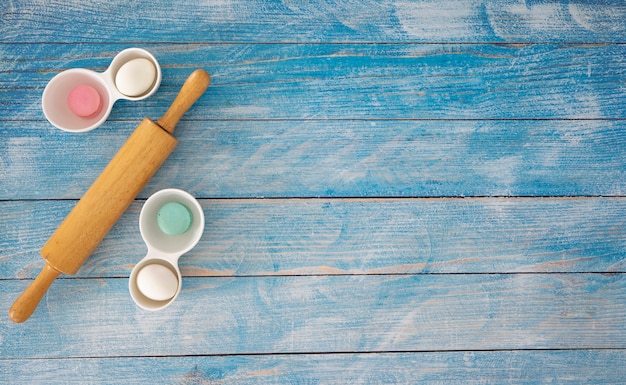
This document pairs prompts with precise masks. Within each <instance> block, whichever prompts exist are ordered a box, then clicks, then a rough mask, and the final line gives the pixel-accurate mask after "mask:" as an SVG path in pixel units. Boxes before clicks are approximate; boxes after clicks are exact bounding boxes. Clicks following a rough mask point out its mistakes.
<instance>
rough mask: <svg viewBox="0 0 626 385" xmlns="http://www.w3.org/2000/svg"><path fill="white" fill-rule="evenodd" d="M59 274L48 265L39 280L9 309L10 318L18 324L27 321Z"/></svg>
mask: <svg viewBox="0 0 626 385" xmlns="http://www.w3.org/2000/svg"><path fill="white" fill-rule="evenodd" d="M59 274H61V272H60V271H58V270H56V269H55V268H54V267H52V266H50V265H49V264H47V263H46V265H45V266H44V267H43V269H42V270H41V273H39V275H38V276H37V278H35V280H34V281H33V282H32V283H31V284H30V286H28V287H27V288H26V290H24V292H23V293H22V295H20V296H19V297H18V298H17V299H16V300H15V302H14V303H13V305H12V306H11V308H10V309H9V318H10V319H11V320H12V321H13V322H17V323H22V322H24V321H26V320H27V319H28V318H29V317H30V316H31V315H32V314H33V312H34V311H35V309H36V308H37V305H38V304H39V302H40V301H41V299H42V298H43V296H44V294H46V291H48V288H49V287H50V285H51V284H52V282H54V280H55V279H56V277H58V276H59Z"/></svg>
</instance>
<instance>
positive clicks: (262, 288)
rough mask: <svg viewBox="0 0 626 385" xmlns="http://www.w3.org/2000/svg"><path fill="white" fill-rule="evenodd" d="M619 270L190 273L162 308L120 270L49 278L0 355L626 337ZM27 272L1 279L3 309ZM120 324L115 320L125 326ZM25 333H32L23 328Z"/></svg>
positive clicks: (490, 346) (411, 346)
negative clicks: (148, 303) (144, 302)
mask: <svg viewBox="0 0 626 385" xmlns="http://www.w3.org/2000/svg"><path fill="white" fill-rule="evenodd" d="M625 279H626V275H624V274H505V275H499V274H495V275H494V274H478V275H473V274H469V275H468V274H458V275H399V276H390V275H382V276H380V275H369V276H309V277H304V276H297V277H235V278H232V277H217V278H186V279H185V280H184V282H183V291H182V293H181V294H180V296H179V297H178V298H177V299H176V301H175V302H174V303H173V304H172V305H171V306H170V307H168V308H166V309H164V310H162V311H159V312H147V311H145V310H142V309H139V308H138V307H137V306H136V305H135V304H134V303H133V302H132V300H131V298H130V295H129V294H128V280H127V279H61V280H57V282H55V283H54V284H53V285H52V287H51V288H50V290H49V291H48V294H46V297H45V298H44V300H43V303H42V304H40V306H39V308H38V309H37V310H36V312H35V314H34V315H33V317H32V318H31V319H29V320H28V321H27V322H26V323H24V324H13V323H12V322H11V321H9V320H8V318H7V317H1V318H0V337H1V338H2V345H1V346H2V356H3V357H4V358H5V359H8V358H54V357H58V358H61V357H65V358H76V357H85V358H87V357H119V356H124V357H125V356H150V357H151V356H180V355H223V354H282V353H341V352H394V351H395V352H419V351H459V350H461V351H465V350H473V351H477V350H478V351H480V350H519V349H548V350H553V349H566V350H567V349H583V350H587V349H624V348H626V285H625ZM28 283H29V281H15V280H3V281H0V308H2V309H7V308H8V307H9V305H10V304H11V302H12V301H13V299H14V298H15V297H16V296H17V294H19V292H20V291H21V290H23V289H24V288H25V287H26V285H27V284H28ZM121 325H123V327H121ZM22 336H28V337H27V338H23V337H22Z"/></svg>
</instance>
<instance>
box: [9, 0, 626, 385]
mask: <svg viewBox="0 0 626 385" xmlns="http://www.w3.org/2000/svg"><path fill="white" fill-rule="evenodd" d="M625 18H626V5H625V4H624V2H622V1H612V0H590V1H582V0H570V1H521V0H505V1H496V0H468V1H465V0H463V1H461V0H450V1H433V0H415V1H387V0H382V1H373V2H372V1H369V2H358V1H326V0H322V1H320V0H314V1H310V2H306V3H304V2H294V1H290V0H282V1H281V0H277V1H275V0H262V1H251V0H234V1H231V0H225V1H219V2H215V1H205V0H191V1H185V2H175V3H173V2H168V1H163V0H156V1H151V2H149V3H148V2H146V1H145V0H138V1H132V2H130V1H125V0H113V1H106V2H104V1H96V2H80V1H77V0H66V1H63V2H61V1H56V0H53V1H50V0H46V1H43V0H34V1H23V0H10V1H5V2H3V3H2V4H1V5H0V20H2V22H0V36H2V39H1V41H0V309H5V310H4V312H5V313H4V314H6V311H7V310H8V308H9V306H10V304H11V303H12V302H13V300H14V299H15V298H16V297H17V295H18V294H19V293H20V292H21V291H22V290H23V289H24V288H25V287H27V286H28V284H29V283H31V281H32V279H33V278H34V277H35V276H36V274H37V272H38V271H39V270H40V269H41V267H42V266H43V260H42V259H41V258H40V257H39V256H38V250H39V249H40V248H41V246H42V245H43V244H44V242H45V240H46V239H47V238H48V237H49V236H50V234H52V233H53V231H54V229H55V228H56V227H57V226H58V224H59V223H60V221H61V220H62V219H63V217H64V216H65V215H66V214H67V213H68V212H69V211H70V210H71V208H72V207H73V206H74V204H75V203H76V201H77V200H78V199H79V198H80V197H81V196H82V194H83V193H84V191H85V190H86V189H87V188H88V187H89V185H90V184H91V183H92V182H93V181H94V180H95V178H96V176H97V175H98V174H99V173H100V171H101V170H102V169H103V168H104V166H105V165H106V164H107V162H108V161H109V160H110V159H111V157H112V156H113V155H114V154H115V153H116V152H117V150H118V149H119V147H120V146H121V145H122V144H123V143H124V141H125V140H126V138H127V137H128V136H129V135H130V133H131V132H132V130H133V129H134V128H135V127H136V126H137V124H138V123H139V122H140V121H141V119H143V118H144V117H146V116H147V117H150V118H153V119H156V118H158V117H160V116H162V115H163V113H164V112H165V111H166V109H167V107H168V106H169V103H171V101H172V100H173V98H174V96H175V95H176V93H177V92H178V90H179V88H180V86H181V84H182V83H183V81H184V80H185V79H186V78H187V76H188V75H189V74H190V73H191V71H192V70H194V69H196V68H203V69H205V70H207V71H208V72H209V73H210V74H211V76H212V79H211V80H212V85H211V87H210V88H209V90H208V91H207V93H206V94H205V95H204V96H203V97H202V98H200V100H199V101H198V102H197V108H194V109H193V110H192V111H190V113H189V114H187V115H186V116H185V117H183V119H182V120H181V121H180V123H179V125H178V128H177V130H176V136H177V138H178V139H179V140H180V145H179V146H178V147H177V149H176V150H175V151H174V152H173V153H172V155H171V156H170V158H169V159H168V161H167V162H166V163H165V164H164V166H163V168H162V169H160V171H159V172H158V173H157V174H156V175H155V176H154V178H153V179H152V180H151V182H150V183H149V184H148V185H147V186H146V187H145V189H144V190H143V191H142V192H141V193H140V194H139V197H138V199H137V200H136V201H135V202H134V203H133V204H132V205H131V207H130V209H129V210H128V211H127V212H126V213H125V214H124V215H123V216H122V218H121V219H120V221H119V222H118V224H117V225H116V226H115V227H114V228H113V229H112V231H111V232H110V233H109V234H108V236H107V237H106V238H105V240H104V242H103V243H102V244H101V245H100V247H98V248H97V249H96V250H95V252H94V254H93V255H92V256H91V257H90V258H89V259H88V260H87V262H86V264H85V265H84V266H83V267H82V268H81V269H80V270H79V271H78V273H77V275H76V276H73V277H68V276H61V277H60V279H58V280H57V281H56V282H55V283H54V284H53V285H52V287H51V288H50V291H49V293H48V294H47V295H46V296H45V297H44V299H43V301H42V304H41V306H40V307H39V308H38V309H37V311H36V313H35V315H34V316H33V317H32V318H31V319H30V320H29V321H28V322H26V323H24V324H21V325H16V324H14V323H12V322H11V321H9V320H8V318H7V317H6V316H5V317H0V382H7V383H16V384H17V383H19V384H22V383H46V384H56V383H72V382H76V383H81V384H82V383H93V384H108V383H125V384H143V383H150V384H154V383H168V384H209V383H233V384H248V383H261V384H263V383H290V384H330V383H333V384H334V383H350V384H378V383H407V384H408V383H416V382H417V383H433V384H538V383H559V384H570V383H571V384H580V383H591V384H621V383H623V382H624V378H626V372H625V368H626V365H624V362H625V361H626V357H625V352H626V337H625V336H626V330H625V328H626V285H625V284H624V283H625V282H624V278H625V277H626V275H625V274H626V257H625V250H626V230H625V229H626V226H625V225H626V223H625V221H626V219H625V218H626V212H625V211H626V202H625V201H624V196H625V190H626V184H625V183H626V182H625V181H626V152H625V151H626V150H625V149H626V136H625V133H626V126H625V124H626V123H625V122H626V108H625V106H626V96H625V95H626V93H625V92H624V91H625V88H624V87H625V86H624V84H626V61H625V59H624V58H625V57H626V45H625V44H624V43H626V23H624V20H625ZM131 46H138V47H142V48H146V49H148V50H149V51H150V52H152V53H153V54H154V55H155V56H156V58H157V59H158V61H159V63H160V64H161V66H162V71H163V82H162V85H161V87H160V89H159V90H158V92H157V93H156V94H155V95H153V96H152V97H150V98H148V99H146V100H143V101H140V102H128V101H119V102H117V103H116V105H115V106H114V108H113V111H112V114H111V116H110V119H109V120H108V121H107V122H106V123H105V124H104V125H103V126H102V127H100V128H98V129H97V130H94V131H92V132H90V133H89V134H86V135H68V134H67V133H63V132H60V131H59V130H56V129H54V128H53V127H52V126H50V125H49V124H48V123H47V122H46V120H45V118H44V116H43V114H42V112H41V94H42V92H43V89H44V87H45V85H46V84H47V82H48V81H49V80H50V79H51V78H52V77H53V76H54V75H55V74H57V73H59V72H61V71H63V70H65V69H69V68H75V67H83V68H89V69H92V70H96V71H104V70H105V69H106V68H107V66H108V65H109V63H110V62H111V59H112V58H113V56H114V55H115V54H116V53H117V52H119V51H121V50H123V49H124V48H128V47H131ZM170 187H174V188H181V189H184V190H187V191H189V192H190V193H192V194H193V195H194V196H196V197H198V198H200V202H201V204H202V207H203V209H204V213H205V216H206V221H207V222H206V231H205V234H204V236H203V238H202V239H201V241H200V243H199V245H198V246H197V247H196V248H195V249H193V250H192V251H191V252H189V253H188V254H187V255H185V256H184V257H183V258H181V260H180V264H181V269H182V272H183V275H184V278H183V292H182V293H181V295H180V296H179V297H178V298H177V299H176V301H175V302H174V303H173V304H172V306H171V307H169V308H167V309H166V310H164V311H161V312H156V313H152V312H145V311H143V310H141V309H139V308H137V307H136V306H135V305H134V303H133V302H132V300H131V298H130V294H129V293H128V275H129V273H130V271H131V268H132V266H133V265H134V264H135V263H137V262H138V261H139V260H140V259H141V258H142V257H143V256H144V255H145V253H146V248H145V245H144V244H143V242H142V240H141V237H140V234H139V228H138V217H139V211H140V209H141V205H142V204H143V202H144V201H145V199H146V198H147V197H148V196H149V195H150V194H152V193H153V192H155V191H157V190H160V189H163V188H170Z"/></svg>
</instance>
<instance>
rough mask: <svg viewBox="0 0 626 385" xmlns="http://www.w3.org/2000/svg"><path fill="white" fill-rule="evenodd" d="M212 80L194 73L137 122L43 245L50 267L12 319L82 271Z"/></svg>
mask: <svg viewBox="0 0 626 385" xmlns="http://www.w3.org/2000/svg"><path fill="white" fill-rule="evenodd" d="M209 82H210V77H209V74H208V73H207V72H206V71H204V70H196V71H194V72H193V73H192V74H191V75H190V76H189V78H188V79H187V80H186V81H185V84H183V86H182V88H181V90H180V92H179V93H178V96H176V99H175V100H174V102H173V103H172V105H171V106H170V108H169V109H168V110H167V112H166V113H165V115H163V116H162V117H161V119H159V120H158V121H157V122H156V123H155V122H154V121H152V120H150V119H148V118H145V119H144V120H143V121H142V122H141V123H140V124H139V126H138V127H137V128H136V129H135V131H134V132H133V134H132V135H131V136H130V137H129V138H128V140H127V141H126V143H125V144H124V145H123V146H122V148H120V150H119V151H118V153H117V154H116V155H115V157H114V158H113V159H112V160H111V162H110V163H109V164H108V166H107V167H106V168H105V169H104V171H102V174H100V176H99V177H98V179H96V181H95V182H94V183H93V185H91V187H90V188H89V190H87V192H86V193H85V195H83V197H82V198H81V199H80V200H79V201H78V203H77V204H76V206H75V207H74V208H73V209H72V211H71V212H70V213H69V214H68V215H67V217H66V218H65V220H64V221H63V222H62V223H61V225H60V226H59V228H58V229H57V230H56V231H55V232H54V234H52V236H51V237H50V239H49V240H48V242H46V244H45V245H44V246H43V248H42V249H41V256H42V257H43V258H44V259H45V260H46V265H45V266H44V268H43V269H42V270H41V273H39V275H38V276H37V278H36V279H35V280H34V281H33V282H32V283H31V284H30V286H29V287H28V288H26V290H25V291H24V292H23V293H22V295H20V296H19V297H18V298H17V300H16V301H15V302H14V303H13V305H12V306H11V309H9V318H11V320H13V321H14V322H24V321H26V320H27V319H28V318H29V317H30V316H31V314H32V313H33V312H34V311H35V308H37V305H38V304H39V301H41V298H42V297H43V296H44V294H45V293H46V291H47V290H48V288H49V287H50V285H51V284H52V282H53V281H54V280H55V279H56V277H58V276H59V274H61V273H65V274H75V273H76V272H77V271H78V269H79V268H80V266H81V265H82V264H83V262H85V260H86V259H87V258H88V257H89V255H91V253H92V252H93V250H94V249H95V248H96V247H97V246H98V244H99V243H100V241H102V239H103V238H104V237H105V235H106V234H107V233H108V232H109V230H110V229H111V228H112V227H113V225H114V224H115V222H117V220H118V219H119V218H120V217H121V216H122V214H123V213H124V211H126V209H127V208H128V206H130V204H131V203H132V202H133V200H134V199H135V197H136V196H137V194H139V192H140V191H141V190H142V189H143V187H144V186H145V185H146V183H148V180H150V178H151V177H152V175H154V173H155V172H156V171H157V170H158V168H159V167H160V166H161V164H163V162H164V161H165V159H166V158H167V157H168V156H169V154H170V153H171V152H172V151H173V150H174V147H176V144H177V143H178V141H177V140H176V139H175V138H174V137H173V136H172V134H173V133H174V127H175V126H176V123H178V121H179V120H180V118H181V117H182V116H183V114H184V113H185V112H186V111H187V110H188V109H189V107H191V106H192V105H193V103H195V101H196V100H197V99H198V98H199V97H200V96H201V95H202V94H203V93H204V91H205V90H206V88H207V87H208V86H209Z"/></svg>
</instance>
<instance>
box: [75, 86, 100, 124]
mask: <svg viewBox="0 0 626 385" xmlns="http://www.w3.org/2000/svg"><path fill="white" fill-rule="evenodd" d="M67 106H68V107H69V108H70V111H72V112H73V113H75V114H76V115H78V116H80V117H81V118H86V119H87V118H93V117H94V116H96V115H98V113H99V112H100V110H101V109H102V97H101V96H100V94H99V93H98V91H96V89H95V88H93V87H92V86H89V85H87V84H81V85H79V86H76V87H74V88H73V89H72V90H71V91H70V93H69V95H68V96H67Z"/></svg>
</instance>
